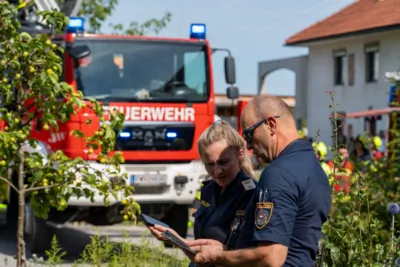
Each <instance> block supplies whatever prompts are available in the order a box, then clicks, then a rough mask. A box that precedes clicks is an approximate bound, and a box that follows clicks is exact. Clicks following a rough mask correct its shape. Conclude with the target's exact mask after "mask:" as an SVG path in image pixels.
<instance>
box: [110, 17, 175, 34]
mask: <svg viewBox="0 0 400 267" xmlns="http://www.w3.org/2000/svg"><path fill="white" fill-rule="evenodd" d="M171 18H172V14H171V13H170V12H166V13H165V14H164V16H163V17H162V18H161V19H149V20H147V21H145V22H144V23H142V24H140V23H138V22H136V21H133V22H131V23H130V24H129V25H128V27H124V25H122V24H116V25H114V24H112V23H110V24H109V26H110V27H112V28H113V29H114V32H115V33H119V34H126V35H138V36H143V35H148V34H151V33H155V34H158V33H159V32H160V31H161V30H163V29H165V28H166V27H167V25H168V23H169V22H170V21H171Z"/></svg>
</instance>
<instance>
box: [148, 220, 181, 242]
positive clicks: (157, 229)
mask: <svg viewBox="0 0 400 267" xmlns="http://www.w3.org/2000/svg"><path fill="white" fill-rule="evenodd" d="M148 228H149V229H150V232H151V234H152V235H153V236H154V237H155V238H157V239H158V240H160V241H162V242H168V239H167V238H165V237H163V236H162V233H164V232H166V231H168V232H170V233H171V234H174V235H175V236H176V237H178V238H179V239H180V240H181V241H183V242H185V243H187V241H186V239H184V238H182V237H181V236H180V235H178V233H177V232H175V230H174V229H171V228H167V227H164V226H161V225H158V224H156V225H154V226H149V227H148Z"/></svg>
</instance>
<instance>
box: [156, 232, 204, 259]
mask: <svg viewBox="0 0 400 267" xmlns="http://www.w3.org/2000/svg"><path fill="white" fill-rule="evenodd" d="M162 236H163V237H165V238H167V239H168V241H169V242H170V243H172V244H173V245H174V246H176V247H178V248H180V249H182V250H184V251H186V252H188V253H189V254H192V255H193V256H195V255H196V254H197V252H195V251H194V250H192V249H191V248H190V247H189V246H188V245H187V244H186V243H185V242H183V241H182V240H181V239H180V238H179V237H177V236H175V235H174V234H173V233H171V232H169V231H165V232H163V233H162Z"/></svg>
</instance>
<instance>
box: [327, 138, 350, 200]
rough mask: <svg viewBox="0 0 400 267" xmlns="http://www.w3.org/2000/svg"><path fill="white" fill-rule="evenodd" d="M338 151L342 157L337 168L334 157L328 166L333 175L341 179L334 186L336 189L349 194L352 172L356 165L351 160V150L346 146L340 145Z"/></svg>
mask: <svg viewBox="0 0 400 267" xmlns="http://www.w3.org/2000/svg"><path fill="white" fill-rule="evenodd" d="M338 153H339V155H340V156H341V158H342V161H341V162H340V165H339V166H337V168H336V169H335V166H334V159H332V160H330V161H329V162H328V166H329V168H330V169H331V171H332V173H333V177H334V178H335V179H336V180H338V181H339V183H338V184H335V186H334V189H335V191H336V192H339V191H344V192H345V193H346V194H348V193H349V192H350V186H351V174H352V173H353V169H354V167H353V164H352V163H351V161H350V155H349V150H348V149H347V147H346V146H344V145H343V146H339V149H338Z"/></svg>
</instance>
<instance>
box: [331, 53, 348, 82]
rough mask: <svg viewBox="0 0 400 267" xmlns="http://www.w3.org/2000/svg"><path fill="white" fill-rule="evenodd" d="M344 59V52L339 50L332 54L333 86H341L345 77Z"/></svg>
mask: <svg viewBox="0 0 400 267" xmlns="http://www.w3.org/2000/svg"><path fill="white" fill-rule="evenodd" d="M345 58H346V51H345V50H340V51H335V52H334V53H333V59H334V84H335V85H343V84H344V76H345V68H344V66H345Z"/></svg>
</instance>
